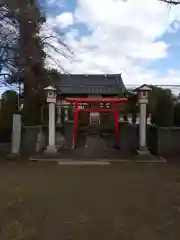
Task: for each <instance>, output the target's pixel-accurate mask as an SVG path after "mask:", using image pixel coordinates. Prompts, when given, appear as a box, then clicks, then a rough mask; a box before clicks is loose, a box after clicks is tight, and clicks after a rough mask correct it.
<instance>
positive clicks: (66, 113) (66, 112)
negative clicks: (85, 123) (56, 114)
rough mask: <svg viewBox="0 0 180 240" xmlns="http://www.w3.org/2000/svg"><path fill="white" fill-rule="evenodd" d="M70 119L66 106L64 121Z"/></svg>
mask: <svg viewBox="0 0 180 240" xmlns="http://www.w3.org/2000/svg"><path fill="white" fill-rule="evenodd" d="M68 120H69V119H68V107H67V106H65V109H64V121H65V122H67V121H68Z"/></svg>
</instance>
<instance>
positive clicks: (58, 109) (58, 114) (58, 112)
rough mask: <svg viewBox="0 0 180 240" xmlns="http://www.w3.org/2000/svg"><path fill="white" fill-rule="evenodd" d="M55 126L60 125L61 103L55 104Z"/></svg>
mask: <svg viewBox="0 0 180 240" xmlns="http://www.w3.org/2000/svg"><path fill="white" fill-rule="evenodd" d="M57 124H59V125H61V124H62V122H61V101H58V102H57Z"/></svg>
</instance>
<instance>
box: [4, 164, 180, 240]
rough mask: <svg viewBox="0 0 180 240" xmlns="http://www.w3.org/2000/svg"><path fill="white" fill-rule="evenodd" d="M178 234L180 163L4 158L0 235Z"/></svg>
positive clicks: (141, 237) (142, 239) (78, 239)
mask: <svg viewBox="0 0 180 240" xmlns="http://www.w3.org/2000/svg"><path fill="white" fill-rule="evenodd" d="M21 239H27V240H31V239H33V240H34V239H36V240H71V239H72V240H88V239H92V240H96V239H97V240H101V239H102V240H106V239H108V240H113V239H118V240H125V239H128V240H134V239H136V240H156V239H158V240H161V239H163V240H167V239H168V240H178V239H180V166H178V165H177V164H175V163H174V164H168V163H167V164H163V163H161V164H142V163H125V164H114V165H111V166H57V165H54V164H46V163H26V164H23V163H17V164H16V163H3V164H0V240H21Z"/></svg>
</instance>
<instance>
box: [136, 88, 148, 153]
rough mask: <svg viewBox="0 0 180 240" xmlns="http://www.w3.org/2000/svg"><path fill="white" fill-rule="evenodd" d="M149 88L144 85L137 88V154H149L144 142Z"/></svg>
mask: <svg viewBox="0 0 180 240" xmlns="http://www.w3.org/2000/svg"><path fill="white" fill-rule="evenodd" d="M150 90H151V88H149V87H148V86H146V85H143V86H141V87H140V88H138V97H139V105H140V116H139V150H138V153H139V154H142V155H143V154H149V151H148V148H147V143H146V126H147V118H146V108H147V104H148V92H149V91H150Z"/></svg>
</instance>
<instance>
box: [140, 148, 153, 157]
mask: <svg viewBox="0 0 180 240" xmlns="http://www.w3.org/2000/svg"><path fill="white" fill-rule="evenodd" d="M137 153H138V154H139V155H141V156H147V155H151V153H150V151H149V150H148V149H147V148H146V147H140V148H139V149H138V150H137Z"/></svg>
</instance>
